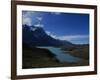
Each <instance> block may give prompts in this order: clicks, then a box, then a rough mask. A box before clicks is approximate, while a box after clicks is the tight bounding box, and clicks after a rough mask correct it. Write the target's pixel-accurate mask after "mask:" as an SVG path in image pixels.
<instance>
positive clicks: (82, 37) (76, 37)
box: [58, 35, 89, 41]
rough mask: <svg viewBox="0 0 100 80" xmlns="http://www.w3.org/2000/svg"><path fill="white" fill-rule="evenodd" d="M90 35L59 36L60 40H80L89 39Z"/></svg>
mask: <svg viewBox="0 0 100 80" xmlns="http://www.w3.org/2000/svg"><path fill="white" fill-rule="evenodd" d="M88 37H89V36H88V35H67V36H66V35H65V36H59V37H58V39H60V40H69V41H70V40H78V39H86V38H88Z"/></svg>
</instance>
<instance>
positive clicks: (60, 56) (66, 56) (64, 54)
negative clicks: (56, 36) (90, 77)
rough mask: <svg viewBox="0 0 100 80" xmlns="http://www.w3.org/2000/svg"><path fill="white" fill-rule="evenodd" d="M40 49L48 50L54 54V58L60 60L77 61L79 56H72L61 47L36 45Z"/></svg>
mask: <svg viewBox="0 0 100 80" xmlns="http://www.w3.org/2000/svg"><path fill="white" fill-rule="evenodd" d="M38 48H41V49H48V50H49V51H50V52H52V53H53V54H55V55H56V59H57V60H59V61H60V62H79V61H80V60H82V59H81V58H78V57H75V56H72V55H71V54H70V53H68V54H67V52H64V51H63V50H61V48H55V47H38Z"/></svg>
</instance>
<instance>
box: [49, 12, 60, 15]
mask: <svg viewBox="0 0 100 80" xmlns="http://www.w3.org/2000/svg"><path fill="white" fill-rule="evenodd" d="M51 14H55V15H60V14H61V13H60V12H51Z"/></svg>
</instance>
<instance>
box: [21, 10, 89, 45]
mask: <svg viewBox="0 0 100 80" xmlns="http://www.w3.org/2000/svg"><path fill="white" fill-rule="evenodd" d="M22 24H26V25H35V26H37V27H38V26H40V27H43V28H44V30H45V31H46V33H47V34H48V35H50V36H52V37H53V38H56V39H60V40H67V41H70V42H72V43H74V44H88V43H89V14H82V13H61V12H39V11H22Z"/></svg>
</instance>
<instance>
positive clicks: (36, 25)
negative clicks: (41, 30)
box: [34, 24, 44, 27]
mask: <svg viewBox="0 0 100 80" xmlns="http://www.w3.org/2000/svg"><path fill="white" fill-rule="evenodd" d="M34 26H35V27H44V25H43V24H35V25H34Z"/></svg>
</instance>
